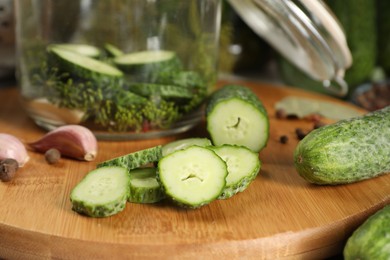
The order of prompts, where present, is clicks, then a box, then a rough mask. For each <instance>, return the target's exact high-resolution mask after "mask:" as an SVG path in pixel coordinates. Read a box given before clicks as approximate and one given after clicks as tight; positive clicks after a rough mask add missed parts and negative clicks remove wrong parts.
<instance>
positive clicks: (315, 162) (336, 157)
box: [294, 106, 390, 184]
mask: <svg viewBox="0 0 390 260" xmlns="http://www.w3.org/2000/svg"><path fill="white" fill-rule="evenodd" d="M294 163H295V168H296V170H297V172H298V173H299V174H300V176H302V177H303V178H304V179H306V180H307V181H309V182H311V183H315V184H343V183H352V182H357V181H361V180H364V179H369V178H373V177H376V176H379V175H381V174H386V173H389V172H390V106H389V107H386V108H384V109H381V110H377V111H375V112H372V113H369V114H366V115H364V116H360V117H355V118H352V119H348V120H342V121H339V122H337V123H335V124H332V125H327V126H323V127H321V128H319V129H316V130H314V131H312V132H310V133H309V134H308V135H307V136H306V137H305V138H304V139H303V140H301V141H300V142H299V144H298V146H297V147H296V149H295V152H294Z"/></svg>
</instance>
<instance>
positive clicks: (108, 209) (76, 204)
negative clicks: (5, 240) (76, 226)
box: [70, 171, 130, 218]
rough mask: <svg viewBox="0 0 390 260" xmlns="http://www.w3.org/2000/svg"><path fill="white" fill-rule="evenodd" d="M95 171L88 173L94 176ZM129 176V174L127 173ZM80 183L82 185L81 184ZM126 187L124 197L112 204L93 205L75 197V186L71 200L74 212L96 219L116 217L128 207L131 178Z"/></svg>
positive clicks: (128, 179)
mask: <svg viewBox="0 0 390 260" xmlns="http://www.w3.org/2000/svg"><path fill="white" fill-rule="evenodd" d="M93 173H94V171H92V172H90V173H88V174H93ZM126 174H128V172H126ZM86 177H87V176H85V177H84V179H83V180H81V182H82V181H84V180H85V178H86ZM81 182H80V183H81ZM124 186H125V187H126V191H125V192H124V193H123V196H122V197H118V198H116V199H115V201H112V202H111V203H105V204H101V205H92V204H90V203H88V202H86V201H84V200H83V199H79V198H77V197H76V196H74V191H75V189H76V188H77V186H75V187H74V188H73V190H72V192H71V194H70V200H71V202H72V210H74V211H75V212H77V213H79V214H82V215H86V216H89V217H94V218H103V217H109V216H112V215H115V214H117V213H119V212H121V211H123V210H124V209H125V207H126V202H127V199H128V197H129V193H130V176H128V178H127V182H126V183H125V185H124Z"/></svg>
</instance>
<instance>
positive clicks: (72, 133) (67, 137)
mask: <svg viewBox="0 0 390 260" xmlns="http://www.w3.org/2000/svg"><path fill="white" fill-rule="evenodd" d="M29 146H30V147H31V148H32V149H33V150H35V151H38V152H41V153H45V152H46V151H47V150H49V149H52V148H55V149H57V150H58V151H60V153H61V155H63V156H66V157H70V158H73V159H78V160H83V161H93V160H94V159H95V158H96V155H97V150H98V149H97V140H96V137H95V135H94V134H93V133H92V132H91V130H89V129H88V128H86V127H84V126H81V125H64V126H60V127H58V128H56V129H54V130H52V131H50V132H48V133H47V134H45V135H44V136H43V137H42V138H41V139H39V140H37V141H35V142H32V143H29Z"/></svg>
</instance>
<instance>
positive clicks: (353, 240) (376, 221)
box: [343, 205, 390, 260]
mask: <svg viewBox="0 0 390 260" xmlns="http://www.w3.org/2000/svg"><path fill="white" fill-rule="evenodd" d="M343 255H344V259H345V260H353V259H375V260H388V259H390V205H388V206H385V207H384V208H382V209H381V210H379V211H377V212H376V213H375V214H374V215H372V216H370V217H369V218H368V219H367V220H366V221H365V222H364V223H363V224H362V225H361V226H359V227H358V228H357V229H356V230H355V231H354V232H353V234H352V236H351V237H350V238H349V239H348V241H347V244H346V246H345V247H344V252H343Z"/></svg>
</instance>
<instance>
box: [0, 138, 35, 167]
mask: <svg viewBox="0 0 390 260" xmlns="http://www.w3.org/2000/svg"><path fill="white" fill-rule="evenodd" d="M3 159H14V160H16V161H17V162H18V164H19V167H23V165H25V164H26V162H27V161H28V160H29V159H30V157H29V156H28V154H27V150H26V147H25V146H24V144H23V143H22V142H21V141H20V140H19V139H18V138H17V137H15V136H13V135H10V134H5V133H0V160H3Z"/></svg>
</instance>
